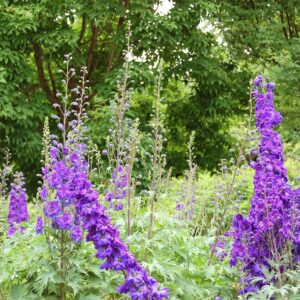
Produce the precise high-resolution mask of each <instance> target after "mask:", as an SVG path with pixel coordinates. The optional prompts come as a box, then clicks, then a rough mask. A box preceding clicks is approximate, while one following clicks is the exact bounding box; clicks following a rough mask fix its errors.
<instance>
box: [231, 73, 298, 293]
mask: <svg viewBox="0 0 300 300" xmlns="http://www.w3.org/2000/svg"><path fill="white" fill-rule="evenodd" d="M274 88H275V84H274V83H273V82H268V81H267V80H265V79H264V78H263V76H261V75H259V76H258V77H257V78H256V79H255V80H254V92H253V97H254V99H255V101H256V105H255V113H256V127H257V129H258V131H259V132H260V134H261V141H260V144H259V159H258V161H257V162H253V161H252V162H251V164H250V166H251V167H252V168H253V169H254V170H255V176H254V195H253V198H252V200H251V209H250V212H249V215H248V216H247V217H243V216H242V215H241V214H237V215H236V216H235V217H234V219H233V233H232V234H233V238H234V244H233V248H232V253H231V261H230V263H231V265H236V264H237V263H238V262H240V263H241V265H242V269H243V271H244V272H245V273H246V274H247V275H246V277H245V278H244V280H243V281H244V283H245V289H244V290H243V291H242V293H246V292H251V291H256V290H257V289H260V288H261V287H262V285H263V282H262V281H258V282H256V283H252V282H251V280H252V279H253V278H254V277H262V278H263V277H264V275H263V272H262V268H263V267H266V268H268V269H271V266H270V265H269V263H268V260H276V261H277V262H278V261H279V260H280V258H281V256H282V255H283V254H284V251H285V247H286V246H287V244H288V243H291V244H292V245H293V247H294V252H293V254H294V259H295V260H296V259H297V256H298V255H299V249H300V248H299V247H300V239H299V228H300V227H299V225H300V220H299V214H298V210H299V207H298V204H297V201H294V198H295V197H294V192H293V191H292V190H291V188H290V187H289V185H288V184H287V181H288V178H287V171H286V169H285V167H284V156H283V149H282V142H281V138H280V135H279V133H278V132H276V131H274V130H273V128H274V127H275V126H276V125H278V124H279V123H280V122H281V120H282V117H281V115H280V113H279V112H276V111H275V108H274V103H273V99H274V93H273V90H274ZM298 203H299V202H298ZM297 215H298V216H297Z"/></svg>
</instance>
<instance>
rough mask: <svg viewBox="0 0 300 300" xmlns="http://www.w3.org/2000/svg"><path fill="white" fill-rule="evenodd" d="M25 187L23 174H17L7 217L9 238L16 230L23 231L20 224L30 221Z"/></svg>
mask: <svg viewBox="0 0 300 300" xmlns="http://www.w3.org/2000/svg"><path fill="white" fill-rule="evenodd" d="M24 185H25V183H24V178H23V173H21V172H19V173H15V174H14V182H13V183H12V184H11V190H10V202H9V212H8V217H7V219H8V223H9V229H8V232H7V234H8V235H9V236H12V235H13V234H14V233H15V232H16V230H20V231H23V230H24V227H22V226H20V225H19V224H21V223H22V222H26V221H28V220H29V216H28V211H27V203H26V189H25V188H24Z"/></svg>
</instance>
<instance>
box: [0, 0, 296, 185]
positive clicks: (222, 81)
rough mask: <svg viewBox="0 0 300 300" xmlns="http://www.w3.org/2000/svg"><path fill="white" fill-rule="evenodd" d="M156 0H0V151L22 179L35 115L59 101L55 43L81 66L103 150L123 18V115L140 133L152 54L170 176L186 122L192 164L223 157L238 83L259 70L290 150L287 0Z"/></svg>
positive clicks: (33, 146) (177, 169)
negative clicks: (128, 54)
mask: <svg viewBox="0 0 300 300" xmlns="http://www.w3.org/2000/svg"><path fill="white" fill-rule="evenodd" d="M162 2H164V3H162ZM166 2H169V1H157V0H143V1H141V0H121V1H120V0H107V1H101V0H77V1H74V0H65V1H61V0H51V1H50V0H43V1H36V0H29V1H23V0H15V1H8V0H2V1H1V4H0V147H3V148H4V147H9V148H10V149H11V151H12V156H13V160H14V163H15V165H16V167H17V168H19V169H22V170H23V171H24V172H25V175H26V177H27V178H28V179H29V180H30V177H35V174H36V173H38V172H39V170H40V163H39V160H40V153H41V148H42V145H41V136H42V124H43V121H44V118H45V116H47V115H49V113H55V109H54V108H53V107H52V105H53V104H55V103H59V98H58V97H57V96H56V94H57V93H58V92H60V91H61V88H62V82H61V74H60V73H59V69H62V68H63V61H64V55H65V54H66V53H72V56H73V66H72V67H74V68H75V69H76V70H79V68H80V67H81V66H82V65H86V66H87V68H88V71H89V80H90V97H89V99H88V101H89V102H90V106H89V115H90V121H89V125H88V127H89V128H90V137H91V139H92V140H93V141H94V142H95V143H97V144H98V145H99V147H100V149H104V148H105V138H104V137H105V136H106V134H107V130H108V128H109V126H110V125H109V112H110V108H109V100H110V99H111V98H112V97H113V94H114V91H115V88H116V81H117V80H118V78H120V76H121V75H122V72H123V63H124V59H125V57H124V49H125V48H126V32H127V25H128V21H129V20H130V21H131V31H132V37H131V43H132V47H133V49H132V51H133V57H132V59H131V66H130V74H129V75H130V83H129V85H130V86H129V87H130V88H132V90H133V96H132V97H133V100H132V104H131V105H132V110H131V113H132V117H133V118H135V117H139V119H140V123H141V130H142V132H143V133H144V134H145V136H146V135H147V134H149V133H150V132H151V127H150V126H149V125H148V124H149V121H150V119H151V114H152V108H153V103H154V101H155V92H154V91H155V81H156V77H157V71H156V69H157V68H156V66H157V62H158V59H159V58H160V59H161V60H162V61H163V82H162V85H163V92H162V105H163V113H164V123H165V127H166V137H167V141H166V152H167V157H168V164H169V165H170V166H173V171H174V174H175V175H179V174H182V171H183V170H184V169H185V168H186V160H185V152H186V148H185V144H186V143H187V141H188V139H189V136H190V133H191V132H192V131H195V155H196V163H197V164H198V166H199V167H200V168H201V169H206V170H209V171H214V170H215V169H214V168H216V167H217V166H218V162H219V160H220V158H226V157H228V156H229V151H228V150H229V149H230V148H232V147H234V145H235V143H236V138H235V137H234V136H232V135H231V129H232V126H234V122H232V120H233V119H234V120H236V119H237V118H239V117H242V116H243V114H244V113H245V111H246V110H247V107H248V99H249V91H248V87H249V81H250V80H251V79H252V78H253V77H254V76H255V75H256V74H257V73H259V72H263V73H264V74H266V75H267V76H269V77H270V78H272V80H274V81H276V82H277V85H278V87H277V89H276V93H277V95H278V97H277V101H276V105H277V107H279V110H280V111H281V112H282V114H283V115H284V123H283V126H282V127H281V133H282V134H283V137H284V140H285V142H287V143H288V144H287V145H288V147H290V149H292V150H293V151H294V152H295V153H294V152H293V151H291V153H292V154H295V155H299V151H298V152H297V149H299V147H294V145H295V143H296V138H297V135H298V134H299V128H300V118H299V116H300V106H299V98H298V97H299V94H300V85H299V78H300V76H299V75H300V43H299V30H300V15H299V14H300V12H299V1H298V0H281V1H280V0H268V1H264V0H212V1H205V0H193V1H190V0H185V1H183V0H176V1H172V3H171V9H170V10H169V11H163V12H162V11H160V10H159V7H160V5H161V4H165V3H166ZM78 73H79V72H78ZM76 79H77V78H75V79H74V82H73V81H71V82H70V88H73V87H75V86H76V83H75V82H77V80H76ZM283 95H284V96H283ZM278 99H279V100H278ZM232 124H233V125H232ZM54 125H55V124H54V123H53V124H52V125H51V126H52V129H53V131H55V126H54ZM101 137H102V138H101ZM33 171H34V172H33ZM30 181H31V182H34V181H33V180H30ZM33 188H34V187H32V189H33Z"/></svg>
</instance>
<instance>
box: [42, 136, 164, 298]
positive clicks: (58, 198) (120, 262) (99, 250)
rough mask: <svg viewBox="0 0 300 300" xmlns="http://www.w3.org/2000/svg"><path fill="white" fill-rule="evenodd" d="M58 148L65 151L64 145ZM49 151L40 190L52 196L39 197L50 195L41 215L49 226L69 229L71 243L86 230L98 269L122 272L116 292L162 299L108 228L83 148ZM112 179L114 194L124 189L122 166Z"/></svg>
mask: <svg viewBox="0 0 300 300" xmlns="http://www.w3.org/2000/svg"><path fill="white" fill-rule="evenodd" d="M67 143H68V141H67ZM61 148H62V149H66V146H64V147H61ZM51 152H52V154H50V155H51V157H52V161H51V165H50V166H48V167H47V168H45V169H44V170H47V171H46V172H44V182H45V183H44V190H48V189H49V190H52V193H48V192H47V193H46V192H45V191H44V192H43V195H46V194H51V195H52V197H53V199H54V200H49V199H48V198H47V197H46V196H45V197H44V201H45V200H46V201H45V206H44V212H45V215H46V216H47V217H49V218H51V219H52V226H53V227H54V228H56V229H60V230H70V237H71V238H72V239H73V241H74V242H75V243H79V242H80V241H81V239H82V236H83V231H82V230H84V231H86V232H87V236H86V240H87V241H91V242H93V244H94V246H95V248H96V257H97V258H99V259H101V260H104V262H103V263H102V265H101V268H103V269H110V270H115V271H121V272H123V274H124V276H125V281H124V283H123V284H122V285H121V286H119V287H118V291H119V293H128V294H129V295H130V296H131V298H132V299H134V300H135V299H149V300H150V299H153V300H160V299H166V298H167V297H168V290H167V289H165V288H162V289H160V288H159V286H158V283H157V282H156V280H155V279H153V278H152V277H150V276H149V275H148V274H147V272H146V271H145V270H144V269H143V268H142V267H141V265H140V264H139V263H138V262H137V261H136V259H135V258H134V257H133V256H132V255H131V254H130V252H129V251H128V248H127V246H126V245H125V244H124V242H123V241H122V240H121V238H120V235H119V232H118V230H117V229H116V228H115V227H114V226H113V225H112V223H111V221H110V218H109V216H108V215H107V213H106V208H105V206H103V205H101V204H100V203H99V201H98V198H99V194H98V192H97V191H96V190H95V189H94V188H93V187H92V184H91V182H90V181H89V179H88V176H87V174H88V164H87V162H86V160H85V146H84V145H83V144H79V145H77V146H76V145H74V144H72V149H71V148H69V149H68V151H66V150H65V151H59V150H58V149H57V150H54V149H53V148H52V149H51ZM112 177H113V178H112V183H113V184H114V186H115V187H116V188H117V191H118V192H120V191H121V190H123V189H125V187H126V185H127V174H126V172H125V171H124V168H123V167H122V166H120V167H119V168H118V171H117V172H114V174H113V176H112ZM116 195H117V196H118V195H119V194H118V193H117V194H116ZM120 197H121V196H120Z"/></svg>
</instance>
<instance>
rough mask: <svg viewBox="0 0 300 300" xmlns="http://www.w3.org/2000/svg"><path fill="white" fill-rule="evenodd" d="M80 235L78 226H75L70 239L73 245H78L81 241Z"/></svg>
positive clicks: (80, 231)
mask: <svg viewBox="0 0 300 300" xmlns="http://www.w3.org/2000/svg"><path fill="white" fill-rule="evenodd" d="M82 234H83V233H82V230H81V228H80V226H78V225H75V226H74V227H73V229H72V231H71V238H72V240H73V241H74V242H75V243H80V242H81V241H82Z"/></svg>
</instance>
